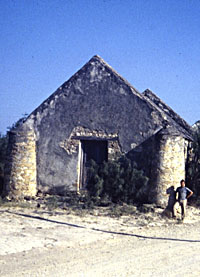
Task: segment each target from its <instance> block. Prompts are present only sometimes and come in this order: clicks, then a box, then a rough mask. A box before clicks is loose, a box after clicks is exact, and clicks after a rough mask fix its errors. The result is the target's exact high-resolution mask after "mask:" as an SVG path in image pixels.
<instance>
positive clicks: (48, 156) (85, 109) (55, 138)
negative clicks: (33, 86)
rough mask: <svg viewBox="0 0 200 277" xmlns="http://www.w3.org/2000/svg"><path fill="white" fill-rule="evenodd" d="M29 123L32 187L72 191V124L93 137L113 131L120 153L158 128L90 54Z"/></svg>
mask: <svg viewBox="0 0 200 277" xmlns="http://www.w3.org/2000/svg"><path fill="white" fill-rule="evenodd" d="M29 121H33V122H34V123H33V125H34V129H35V133H36V140H37V144H36V146H37V181H38V188H39V189H41V190H48V189H49V188H50V189H53V188H56V189H61V190H63V189H70V190H75V189H76V188H77V182H78V174H77V172H78V147H77V145H78V140H77V142H75V140H74V141H73V143H72V140H71V138H72V137H73V132H74V130H76V128H82V129H83V130H88V131H90V132H91V136H93V138H94V139H96V135H95V132H96V134H101V133H102V134H105V136H107V137H109V135H111V136H112V135H114V134H117V143H118V145H119V148H120V151H121V152H122V153H125V152H127V151H130V150H131V148H132V147H135V145H138V144H140V143H141V142H142V141H144V140H145V139H146V138H148V137H149V136H150V135H151V134H153V133H154V132H155V130H156V129H157V128H160V126H162V122H163V117H162V116H161V115H160V113H159V112H158V111H157V110H156V109H154V107H152V106H151V105H150V104H149V103H148V102H147V101H146V100H144V99H143V97H142V96H141V95H140V94H139V93H138V92H137V91H136V90H135V89H134V88H133V87H131V86H130V85H129V84H128V83H127V82H126V81H125V80H123V79H122V78H121V77H120V76H118V74H117V73H115V72H114V71H113V70H112V69H111V68H110V67H109V66H107V65H105V64H104V63H103V62H102V61H101V60H100V59H99V58H96V57H94V58H93V59H92V60H91V61H90V62H89V63H87V64H86V65H85V66H84V67H83V68H82V69H81V70H80V71H78V72H77V73H76V74H75V75H74V76H73V77H72V78H71V79H70V80H69V81H68V82H66V83H64V84H63V85H62V86H61V87H60V88H59V89H58V90H57V91H56V92H55V93H54V94H53V95H52V96H51V97H49V98H48V99H47V100H46V101H45V102H44V103H43V104H42V105H41V106H40V107H39V108H38V109H36V110H35V111H34V112H33V113H32V114H31V115H30V116H29V118H28V120H27V122H29ZM87 135H88V134H86V135H85V136H86V137H87ZM67 143H68V144H67ZM114 144H116V142H114V140H113V141H112V147H114V148H116V146H115V145H114ZM110 145H111V144H110ZM112 147H110V148H109V153H110V155H111V153H112V152H113V151H112ZM68 148H69V149H68ZM73 149H74V150H73Z"/></svg>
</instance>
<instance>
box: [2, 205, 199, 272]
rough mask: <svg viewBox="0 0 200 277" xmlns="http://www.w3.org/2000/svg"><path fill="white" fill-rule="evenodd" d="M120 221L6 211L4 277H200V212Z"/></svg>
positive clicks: (152, 214)
mask: <svg viewBox="0 0 200 277" xmlns="http://www.w3.org/2000/svg"><path fill="white" fill-rule="evenodd" d="M161 213H162V210H161V209H157V210H156V211H155V212H149V213H145V214H141V213H137V212H136V213H134V214H132V215H123V216H120V217H118V218H116V217H109V216H105V213H103V212H102V210H101V211H100V210H94V211H93V212H92V213H91V214H90V213H89V212H84V213H82V214H80V215H76V214H75V213H74V212H72V211H71V210H68V209H66V210H56V211H53V212H52V211H47V210H45V209H42V208H38V209H36V208H31V209H30V208H19V207H18V208H17V207H5V206H1V207H0V276H1V277H2V276H9V277H10V276H74V277H76V276H77V277H83V276H84V277H89V276H104V277H106V276H116V277H119V276H123V277H124V276H142V277H143V276H148V277H149V276H159V277H162V276H166V277H169V276H170V277H171V276H177V277H179V276H184V277H186V276H188V277H191V276H192V277H194V276H198V277H199V276H200V210H198V209H195V208H194V207H188V215H187V218H186V219H185V220H184V222H181V221H178V220H173V219H168V218H166V217H162V216H161Z"/></svg>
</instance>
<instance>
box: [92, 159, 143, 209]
mask: <svg viewBox="0 0 200 277" xmlns="http://www.w3.org/2000/svg"><path fill="white" fill-rule="evenodd" d="M147 182H148V178H147V177H146V176H144V174H143V171H142V170H138V169H137V168H136V165H135V164H133V163H132V162H131V160H129V159H128V158H126V157H122V158H120V159H119V160H117V161H108V162H104V163H103V164H100V165H98V164H97V163H95V162H94V161H93V160H91V166H90V169H89V170H88V184H87V189H88V191H89V195H90V197H92V198H93V199H96V201H99V200H100V201H101V202H102V201H104V202H106V201H111V202H113V203H128V204H132V203H135V202H139V201H141V200H142V201H145V197H146V192H147V190H148V187H147Z"/></svg>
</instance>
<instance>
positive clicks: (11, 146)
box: [4, 130, 37, 199]
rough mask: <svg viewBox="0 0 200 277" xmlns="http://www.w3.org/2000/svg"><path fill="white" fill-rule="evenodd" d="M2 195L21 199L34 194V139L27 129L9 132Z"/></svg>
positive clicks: (35, 180) (33, 135) (31, 132)
mask: <svg viewBox="0 0 200 277" xmlns="http://www.w3.org/2000/svg"><path fill="white" fill-rule="evenodd" d="M4 183H5V186H4V195H8V196H9V197H10V198H14V199H21V198H23V197H25V196H28V197H33V196H35V195H36V192H37V190H36V184H37V179H36V141H35V134H34V132H33V131H32V130H31V131H30V130H29V131H21V130H20V131H11V132H9V143H8V154H7V161H6V165H5V181H4Z"/></svg>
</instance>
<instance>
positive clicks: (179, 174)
mask: <svg viewBox="0 0 200 277" xmlns="http://www.w3.org/2000/svg"><path fill="white" fill-rule="evenodd" d="M187 146H188V142H187V141H186V140H185V139H184V138H183V137H180V136H175V135H174V136H170V135H162V136H160V140H159V151H158V152H157V155H156V161H157V165H156V167H155V172H154V178H153V186H152V188H151V190H150V194H149V200H150V201H151V202H154V203H157V204H158V205H160V206H163V207H169V208H171V207H172V205H173V197H174V191H175V190H176V188H177V187H178V186H179V185H180V180H181V179H184V178H185V163H186V157H187Z"/></svg>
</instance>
